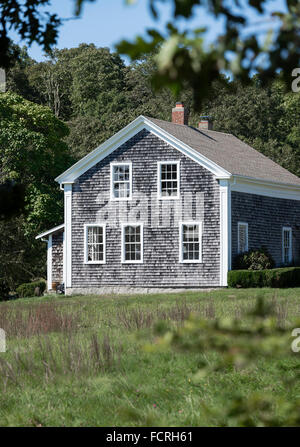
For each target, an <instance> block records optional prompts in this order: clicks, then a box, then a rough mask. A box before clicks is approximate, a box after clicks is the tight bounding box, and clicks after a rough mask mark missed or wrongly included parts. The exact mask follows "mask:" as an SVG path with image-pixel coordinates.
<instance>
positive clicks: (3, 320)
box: [0, 303, 80, 338]
mask: <svg viewBox="0 0 300 447" xmlns="http://www.w3.org/2000/svg"><path fill="white" fill-rule="evenodd" d="M79 324H80V313H79V310H77V311H75V310H74V309H73V310H72V311H69V312H65V311H62V309H61V308H60V307H59V305H58V304H55V303H40V304H33V305H26V306H22V307H21V306H19V305H18V306H12V305H9V304H2V305H1V306H0V327H1V328H2V329H4V330H5V331H6V334H7V336H8V337H10V338H12V337H18V338H28V337H31V336H33V335H42V334H48V333H51V332H71V331H74V330H76V329H77V328H78V327H79Z"/></svg>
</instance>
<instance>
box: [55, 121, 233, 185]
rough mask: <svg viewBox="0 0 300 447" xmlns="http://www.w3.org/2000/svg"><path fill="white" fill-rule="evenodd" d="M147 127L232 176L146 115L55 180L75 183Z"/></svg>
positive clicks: (219, 172) (214, 169) (225, 175)
mask: <svg viewBox="0 0 300 447" xmlns="http://www.w3.org/2000/svg"><path fill="white" fill-rule="evenodd" d="M143 129H146V130H148V131H149V132H151V133H153V134H154V135H156V136H157V137H158V138H160V139H162V140H164V141H165V142H166V143H168V144H170V145H171V146H173V147H174V148H175V149H178V150H179V151H180V152H182V153H183V154H185V155H186V156H188V157H190V158H191V159H192V160H194V161H196V162H197V163H199V164H200V165H202V166H203V167H204V168H206V169H208V170H209V171H210V172H212V173H213V174H214V175H216V176H217V177H218V178H226V179H229V178H231V174H230V173H229V172H228V171H226V170H225V169H223V168H221V167H220V166H218V165H217V164H216V163H214V162H213V161H211V160H209V159H208V158H206V157H204V156H203V155H202V154H199V153H198V152H197V151H195V150H194V149H192V148H191V147H190V146H188V145H187V144H185V143H183V142H182V141H180V140H178V139H177V138H175V137H174V136H172V135H170V134H169V133H168V132H166V131H164V130H163V129H162V128H161V127H159V126H157V125H156V124H154V123H153V122H152V121H150V120H148V119H147V118H145V117H144V116H142V115H141V116H139V117H138V118H136V119H135V120H134V121H132V122H131V123H130V124H128V125H127V126H126V127H124V128H123V129H121V130H120V131H119V132H117V133H116V134H115V135H113V136H112V137H111V138H109V139H108V140H107V141H105V142H104V143H103V144H101V145H100V146H98V147H97V148H96V149H94V150H93V151H92V152H90V153H89V154H88V155H86V156H85V157H84V158H82V159H81V160H79V161H78V162H77V163H75V164H74V165H73V166H71V167H70V168H69V169H67V170H66V171H65V172H63V173H62V174H61V175H59V176H58V177H57V178H56V179H55V180H56V181H57V182H58V183H60V184H63V183H74V181H75V180H76V179H77V178H78V177H80V176H81V175H82V174H84V173H85V172H86V171H87V170H88V169H90V168H92V167H93V166H94V165H95V164H97V163H99V162H100V161H101V160H103V159H104V158H105V157H107V156H108V155H110V154H111V153H112V152H113V151H115V150H116V149H117V148H118V147H120V146H121V145H122V144H124V143H125V142H126V141H128V140H129V139H130V138H132V137H133V136H134V135H136V134H137V133H138V132H140V131H141V130H143Z"/></svg>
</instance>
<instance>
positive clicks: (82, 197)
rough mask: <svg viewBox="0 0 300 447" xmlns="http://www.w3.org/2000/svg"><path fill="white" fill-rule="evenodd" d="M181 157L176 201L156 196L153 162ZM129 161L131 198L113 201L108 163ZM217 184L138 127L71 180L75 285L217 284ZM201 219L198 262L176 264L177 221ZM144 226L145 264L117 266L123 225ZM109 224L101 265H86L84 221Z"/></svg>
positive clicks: (218, 266)
mask: <svg viewBox="0 0 300 447" xmlns="http://www.w3.org/2000/svg"><path fill="white" fill-rule="evenodd" d="M168 160H180V189H181V191H180V192H181V197H180V199H178V200H158V199H157V162H158V161H168ZM112 161H114V162H115V161H120V162H124V161H131V162H132V169H133V198H132V200H131V201H122V202H116V201H111V200H110V163H111V162H112ZM219 216H220V209H219V185H218V181H217V180H216V178H215V177H214V176H213V174H211V173H210V172H209V171H207V170H206V169H204V168H203V167H202V166H200V165H199V164H197V163H196V162H194V161H192V160H191V159H190V158H188V157H186V156H185V155H183V154H182V153H181V152H179V151H178V150H176V149H174V148H173V147H172V146H170V145H168V144H167V143H165V142H164V141H163V140H160V139H159V138H157V137H156V136H154V135H153V134H151V133H150V132H148V131H146V130H143V131H141V132H140V133H138V134H137V135H135V136H134V137H133V138H131V139H130V140H128V141H127V142H126V143H125V144H123V145H122V146H120V148H118V149H117V150H116V151H114V152H113V153H112V154H111V155H109V156H108V157H106V158H105V159H104V160H102V161H101V162H99V163H98V164H96V165H95V166H94V167H93V168H91V169H89V170H88V171H87V172H85V173H84V174H83V175H82V176H81V177H79V178H78V179H77V181H76V182H75V183H74V185H73V194H72V288H76V287H78V288H83V287H87V288H88V287H101V286H106V285H116V286H136V287H168V286H169V287H170V286H171V287H204V286H218V285H219V283H220V274H219V270H220V237H219V228H220V221H219ZM183 220H186V221H190V220H197V221H203V239H202V241H203V250H202V253H203V263H202V264H182V263H179V221H183ZM122 221H123V222H126V221H128V222H138V221H140V222H142V223H143V224H144V262H143V264H121V227H120V223H121V222H122ZM96 222H97V223H106V264H101V265H99V264H98V265H97V264H94V265H91V264H90V265H86V264H84V224H85V223H96Z"/></svg>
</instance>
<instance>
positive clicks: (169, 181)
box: [158, 161, 180, 199]
mask: <svg viewBox="0 0 300 447" xmlns="http://www.w3.org/2000/svg"><path fill="white" fill-rule="evenodd" d="M179 163H180V162H179V161H167V162H159V163H158V198H159V199H178V198H179V178H180V171H179Z"/></svg>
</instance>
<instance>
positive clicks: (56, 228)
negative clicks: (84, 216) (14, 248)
mask: <svg viewBox="0 0 300 447" xmlns="http://www.w3.org/2000/svg"><path fill="white" fill-rule="evenodd" d="M64 228H65V224H61V225H58V226H57V227H53V228H51V230H48V231H44V233H41V234H38V235H37V236H36V237H35V238H36V239H42V238H43V237H46V236H50V234H53V233H56V232H57V231H60V230H63V229H64Z"/></svg>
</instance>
